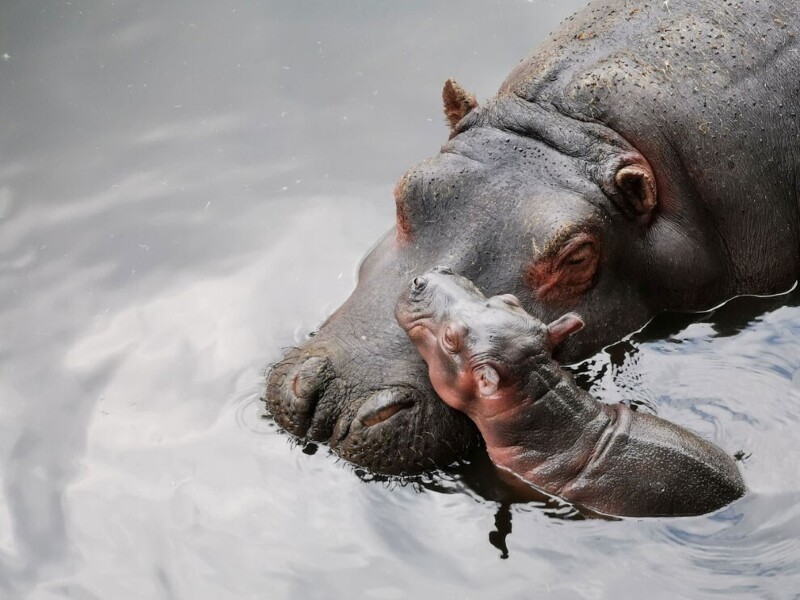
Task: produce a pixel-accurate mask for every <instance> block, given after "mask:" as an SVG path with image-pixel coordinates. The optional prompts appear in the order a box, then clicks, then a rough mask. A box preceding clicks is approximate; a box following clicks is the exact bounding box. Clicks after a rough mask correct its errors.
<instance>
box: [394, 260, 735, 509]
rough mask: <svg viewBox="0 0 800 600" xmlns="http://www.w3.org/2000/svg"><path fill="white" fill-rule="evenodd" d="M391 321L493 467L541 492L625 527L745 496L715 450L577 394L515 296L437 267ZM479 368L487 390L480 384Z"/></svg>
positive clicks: (539, 326)
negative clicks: (470, 426)
mask: <svg viewBox="0 0 800 600" xmlns="http://www.w3.org/2000/svg"><path fill="white" fill-rule="evenodd" d="M396 312H397V319H398V321H399V323H400V325H401V326H402V327H403V329H404V330H405V331H406V333H407V334H408V335H409V337H410V338H411V340H412V341H413V342H414V343H415V345H416V347H417V349H418V350H419V351H420V353H421V354H422V356H423V358H424V359H425V361H426V362H427V364H428V368H429V373H430V377H431V381H432V382H433V385H434V388H435V389H436V392H437V393H438V394H439V396H440V397H441V398H442V399H443V400H444V401H445V402H446V403H447V404H449V405H450V406H451V407H452V408H454V409H456V410H460V411H463V412H464V413H465V414H467V415H468V416H469V417H470V419H471V420H472V421H473V422H474V423H475V424H476V425H477V427H478V429H479V431H480V432H481V435H482V436H483V439H484V441H485V442H486V450H487V451H488V454H489V456H490V457H491V459H492V461H493V462H494V463H495V464H496V465H497V466H499V467H501V468H503V469H506V470H508V471H510V472H512V473H514V474H516V475H517V476H519V477H520V478H522V479H523V480H525V481H526V482H528V483H530V484H532V485H534V486H536V487H538V488H539V489H542V490H544V491H546V492H548V493H550V494H553V495H555V496H559V497H561V498H563V499H565V500H568V501H570V502H573V503H575V504H577V505H579V506H581V507H583V508H588V509H590V510H591V511H593V512H595V513H600V514H604V515H612V516H628V517H652V516H679V515H696V514H702V513H706V512H710V511H713V510H716V509H718V508H720V507H722V506H725V505H726V504H729V503H730V502H732V501H733V500H736V499H737V498H739V497H740V496H742V494H743V493H744V491H745V488H744V483H743V482H742V478H741V475H740V474H739V471H738V469H737V468H736V465H735V463H734V461H733V460H732V458H731V457H730V456H728V455H726V454H725V453H724V452H723V451H722V450H720V449H719V448H718V447H716V446H714V445H713V444H711V443H709V442H707V441H706V440H704V439H702V438H700V437H698V436H697V435H695V434H693V433H690V432H689V431H686V430H685V429H682V428H680V427H678V426H677V425H674V424H672V423H670V422H668V421H665V420H664V419H660V418H658V417H655V416H653V415H649V414H645V413H639V412H634V411H632V410H631V409H630V408H628V407H627V406H624V405H622V404H615V405H607V404H603V403H601V402H598V401H597V400H595V399H594V398H592V397H591V396H590V395H589V394H588V393H586V392H585V391H584V390H582V389H581V388H579V387H578V386H577V385H575V381H574V380H573V378H572V376H571V375H570V374H569V373H568V372H567V371H564V370H563V369H561V368H560V367H559V365H558V364H557V363H556V362H555V361H554V360H553V359H552V356H551V354H552V349H553V344H554V342H556V341H557V340H554V337H558V338H559V339H560V338H561V337H562V336H563V335H565V333H563V332H562V333H558V327H559V325H558V324H557V325H555V326H553V325H551V326H550V327H547V326H545V325H544V324H543V323H542V322H541V321H538V320H537V319H534V318H533V317H531V316H530V315H528V314H527V313H525V312H524V311H523V310H522V309H521V307H519V306H518V305H516V304H515V302H514V298H513V297H510V296H500V297H493V298H488V299H487V298H486V297H485V296H484V295H483V294H482V293H481V292H480V291H479V290H478V289H477V288H475V287H474V286H473V285H472V284H471V283H470V282H469V281H468V280H466V279H464V278H462V277H458V276H455V275H452V273H451V272H449V271H447V270H444V269H441V268H440V269H437V270H432V271H429V272H428V273H425V274H424V275H422V276H419V277H417V278H415V280H414V284H412V286H411V288H410V289H409V290H408V292H407V293H406V294H403V295H402V296H401V297H400V300H399V302H398V307H397V311H396ZM570 319H572V320H573V323H576V324H578V326H579V325H580V323H581V322H580V321H579V320H578V318H577V316H573V315H567V317H566V321H567V322H568V321H569V320H570ZM563 321H564V320H562V321H560V322H557V323H563ZM573 328H574V327H573ZM485 369H489V370H490V373H491V377H490V379H491V382H490V384H489V387H488V388H487V387H486V385H484V386H483V387H482V386H481V382H480V381H479V379H480V378H481V377H485V374H484V370H485Z"/></svg>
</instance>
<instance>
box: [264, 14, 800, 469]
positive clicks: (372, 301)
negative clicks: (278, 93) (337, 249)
mask: <svg viewBox="0 0 800 600" xmlns="http://www.w3.org/2000/svg"><path fill="white" fill-rule="evenodd" d="M798 25H800V2H796V0H763V1H761V2H743V1H741V0H733V1H731V2H719V0H687V1H683V2H674V3H665V2H663V1H661V0H628V1H625V2H622V1H621V0H596V1H594V2H592V3H591V4H589V6H588V7H587V8H586V9H584V10H583V11H581V12H580V13H578V14H577V15H575V16H574V17H573V18H571V19H568V20H567V21H565V22H564V23H563V25H562V26H561V28H560V30H559V31H557V32H555V33H554V34H553V35H552V36H551V37H550V38H549V39H548V40H546V41H545V42H544V43H543V44H542V45H541V46H540V47H539V48H538V49H536V50H535V51H534V52H533V53H532V54H531V55H530V56H529V57H528V58H526V59H525V60H523V61H522V62H520V63H519V65H518V66H517V67H516V68H515V69H514V70H513V71H512V73H511V74H510V75H509V76H508V78H507V79H506V80H505V82H504V83H503V84H502V85H501V87H500V90H499V92H498V94H497V96H496V97H495V98H493V99H491V100H490V101H488V102H486V103H485V104H483V105H478V103H477V102H476V100H475V98H474V97H472V96H471V95H470V94H468V93H467V92H466V91H465V90H464V89H462V88H461V87H460V86H458V85H457V84H455V83H454V82H452V81H448V82H447V83H446V85H445V88H444V92H443V100H444V110H445V115H446V118H447V121H448V122H449V124H450V128H451V129H450V132H449V136H450V139H449V141H447V142H446V143H445V144H444V146H442V148H441V150H440V152H439V154H438V155H436V156H435V157H433V158H431V159H429V160H426V161H423V162H422V163H420V164H419V165H417V166H416V167H414V168H412V169H411V170H410V171H408V172H407V173H406V175H405V176H404V177H402V178H401V180H400V182H399V183H398V185H397V188H396V190H395V202H396V205H397V224H396V227H395V228H394V229H393V230H392V231H390V232H389V233H388V234H387V235H386V236H385V237H384V238H383V239H382V240H380V242H379V243H378V244H377V245H376V246H375V248H374V249H373V250H372V251H371V252H370V253H369V255H368V256H367V257H366V258H365V260H364V261H363V264H362V265H361V269H360V271H359V281H358V285H357V287H356V289H355V291H354V292H353V293H352V295H351V296H350V298H349V299H348V300H347V301H346V302H345V303H344V304H343V305H342V306H341V307H340V308H339V309H338V310H337V311H336V312H335V313H334V314H333V315H331V317H330V318H329V319H328V320H327V321H326V322H325V323H324V324H323V325H322V326H321V328H320V330H319V332H318V334H317V335H316V336H315V337H313V338H312V339H310V340H309V341H308V342H307V343H305V344H303V345H301V346H300V347H298V348H293V349H291V350H290V351H289V352H287V354H286V356H285V357H284V358H283V359H282V360H281V361H280V362H279V363H278V364H277V365H275V366H274V368H272V369H271V371H270V375H269V378H268V383H267V390H266V398H267V402H268V405H269V409H270V411H271V413H272V415H273V416H274V418H275V421H276V422H277V423H278V424H279V425H280V426H281V427H283V428H284V429H285V430H287V431H288V432H290V433H292V434H294V435H296V436H300V437H305V438H309V439H312V440H318V441H323V442H329V443H330V445H331V447H332V448H333V449H334V450H335V451H336V452H337V453H338V454H339V455H341V456H342V457H344V458H346V459H348V460H350V461H352V462H354V463H357V464H360V465H364V466H367V467H369V468H371V469H373V470H375V471H380V472H384V473H415V472H419V471H421V470H424V469H426V468H429V467H433V466H437V465H446V464H447V463H449V462H450V461H452V460H454V459H456V458H458V457H461V456H464V455H466V454H467V453H468V452H469V450H470V447H471V446H472V445H473V444H474V442H475V441H476V440H477V439H478V436H477V431H476V429H475V427H474V426H473V424H472V423H471V421H470V420H469V419H467V418H466V417H465V416H464V415H463V414H462V413H460V412H457V411H454V410H452V409H450V408H448V407H447V406H446V405H445V404H443V403H441V402H440V401H439V400H438V398H437V396H436V394H435V392H434V390H433V388H432V386H431V384H430V381H429V380H428V378H427V376H426V369H425V365H424V363H423V362H422V360H421V358H420V357H419V354H418V353H417V352H416V350H415V349H414V348H413V346H412V345H411V343H410V342H409V340H408V338H407V337H406V335H405V334H404V333H403V331H402V330H401V329H400V328H399V327H398V325H397V323H396V322H395V319H394V304H395V301H396V299H397V297H398V296H399V294H400V293H401V291H402V290H403V289H404V288H405V286H406V285H407V282H408V281H409V279H411V278H413V277H414V276H415V275H419V274H421V273H423V272H425V271H426V270H428V269H430V268H431V267H433V266H434V265H437V264H447V265H450V266H451V267H452V268H453V269H455V270H456V271H457V272H459V273H462V274H463V275H465V276H466V277H468V278H469V279H470V280H472V281H474V282H475V283H476V284H477V285H478V286H480V288H481V289H482V290H484V291H485V292H486V293H487V294H490V295H491V294H499V293H501V292H510V293H513V294H514V295H515V296H517V297H518V298H519V301H520V303H521V304H522V306H523V307H524V308H525V310H526V311H527V312H529V313H530V314H531V315H533V316H535V317H536V318H537V319H540V320H541V321H543V322H546V323H547V322H551V321H553V320H555V319H557V318H558V317H560V316H561V315H563V314H565V313H566V312H568V311H577V312H578V313H580V315H581V317H582V318H583V320H584V321H585V322H586V325H587V327H586V328H585V330H583V331H581V332H579V333H576V334H575V335H574V336H571V337H570V338H569V339H567V340H565V342H564V343H563V344H561V345H560V346H559V347H558V348H557V349H556V358H558V359H560V360H565V361H575V360H578V359H581V358H585V357H587V356H590V355H591V354H592V353H594V352H597V351H598V350H599V349H601V348H602V347H603V346H605V345H608V344H611V343H613V342H615V341H617V340H619V339H620V338H622V337H623V336H625V335H626V334H628V333H630V332H632V331H634V330H636V329H637V328H639V327H641V326H643V325H644V324H645V323H646V322H647V321H649V320H650V319H651V318H652V317H653V316H655V315H656V314H657V313H659V312H661V311H664V310H701V309H705V308H710V307H712V306H715V305H717V304H719V303H720V302H722V301H724V300H726V299H728V298H730V297H732V296H734V295H737V294H769V293H777V292H781V291H785V290H787V289H788V288H789V287H790V286H791V285H792V284H793V283H794V282H795V280H796V279H797V276H798V274H800V216H799V215H800V208H799V207H798V182H800V161H798V154H797V151H796V149H797V147H798V139H799V136H800V119H798V117H797V114H798V111H800V72H798V67H797V65H798V62H797V59H796V57H797V56H798V54H797V50H798V47H799V45H800V42H798V40H800V29H798ZM446 137H447V134H446V133H445V132H443V141H445V138H446ZM387 143H390V142H389V141H387Z"/></svg>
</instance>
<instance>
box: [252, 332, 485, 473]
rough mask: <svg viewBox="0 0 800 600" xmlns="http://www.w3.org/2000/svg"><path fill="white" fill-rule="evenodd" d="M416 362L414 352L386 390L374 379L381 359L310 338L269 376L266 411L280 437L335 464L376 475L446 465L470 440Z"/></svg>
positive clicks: (468, 429) (467, 427)
mask: <svg viewBox="0 0 800 600" xmlns="http://www.w3.org/2000/svg"><path fill="white" fill-rule="evenodd" d="M395 350H397V348H395ZM398 356H401V357H402V355H401V354H399V353H398V354H395V355H394V358H395V359H397V358H398ZM401 360H402V358H401ZM418 363H419V357H418V356H417V355H416V353H413V354H412V353H409V358H408V364H407V365H406V367H405V368H404V369H397V371H396V378H395V381H394V382H390V383H387V382H386V381H384V380H382V379H381V378H380V377H379V376H378V375H377V373H381V374H385V373H386V371H385V370H384V369H382V368H381V367H382V364H383V363H382V362H381V357H380V356H376V355H374V354H373V355H365V354H362V353H360V352H359V350H358V349H352V348H350V349H349V351H346V350H345V349H344V348H343V347H340V346H338V345H337V344H336V341H335V339H330V338H329V339H325V340H321V341H318V338H315V339H314V340H312V341H310V342H309V343H308V344H306V346H304V347H301V348H295V349H293V350H291V351H290V352H289V353H288V354H287V355H286V356H285V357H284V358H283V360H281V361H280V362H279V363H277V364H276V365H275V366H274V367H272V369H271V370H270V371H269V374H268V376H267V394H266V400H267V404H268V407H269V411H270V413H271V414H272V416H273V418H274V419H275V422H276V423H277V424H278V425H279V426H280V427H281V428H283V429H284V430H286V431H287V432H289V433H291V434H293V435H295V436H297V437H299V438H304V439H308V440H313V441H317V442H327V443H328V444H329V445H330V447H331V448H332V449H333V450H334V451H335V452H336V453H337V454H338V455H339V456H341V457H342V458H344V459H346V460H349V461H351V462H354V463H356V464H359V465H363V466H366V467H368V468H370V469H372V470H374V471H377V472H380V473H386V474H404V473H418V472H420V471H421V470H424V469H428V468H432V467H435V466H438V465H442V464H448V463H450V462H452V461H453V460H455V459H456V458H457V457H458V456H460V455H463V453H464V452H466V451H467V450H468V449H469V448H470V447H471V446H472V445H473V444H474V443H475V442H476V441H477V436H476V433H475V430H474V427H473V426H472V425H471V424H470V423H469V422H468V421H466V420H465V419H464V418H463V417H462V415H460V414H458V413H455V412H454V411H451V410H449V409H448V408H447V407H446V406H445V405H444V404H443V403H442V402H441V401H440V400H439V399H438V398H437V397H436V395H435V392H434V391H433V389H432V388H431V387H430V385H429V382H428V381H427V379H426V378H424V371H422V370H421V369H420V365H419V364H418ZM442 429H444V430H445V431H448V432H449V434H450V435H452V436H453V437H454V441H453V442H452V443H450V444H446V445H442V444H439V443H438V440H439V438H438V437H437V434H438V433H439V432H440V431H441V430H442Z"/></svg>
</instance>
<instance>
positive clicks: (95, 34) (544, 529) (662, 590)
mask: <svg viewBox="0 0 800 600" xmlns="http://www.w3.org/2000/svg"><path fill="white" fill-rule="evenodd" d="M581 3H582V2H580V1H578V0H570V1H569V2H558V3H556V2H543V1H533V2H523V1H511V0H503V1H501V2H490V3H477V2H464V1H461V2H455V1H449V2H439V3H436V4H435V6H434V7H432V6H431V3H423V2H421V1H416V0H415V1H410V2H403V3H389V2H355V1H344V2H337V3H327V2H317V3H310V2H298V1H296V0H295V1H288V0H287V1H286V2H261V3H251V2H235V3H228V2H209V1H207V0H193V1H191V2H189V1H188V0H183V1H175V2H170V3H164V2H156V1H154V0H139V1H135V2H134V1H132V0H116V1H115V2H98V1H95V2H89V1H80V0H72V1H71V2H67V1H63V2H52V1H50V2H47V1H44V0H26V1H24V2H23V1H22V0H17V1H13V0H6V1H5V2H3V3H2V5H0V478H1V479H2V488H1V489H0V597H3V598H36V599H45V598H47V599H50V598H77V599H89V598H115V599H116V598H119V599H125V598H191V599H201V598H214V599H216V598H301V599H308V598H312V599H313V598H337V597H354V598H360V597H363V598H373V599H384V600H388V599H395V598H413V597H421V598H427V597H442V598H485V597H503V598H511V597H542V596H546V597H548V598H589V599H594V598H611V597H613V598H642V597H647V598H660V597H663V598H676V597H692V598H710V597H725V598H731V597H739V598H753V597H759V598H780V599H783V598H798V597H800V596H799V594H800V541H798V540H800V483H799V482H798V467H797V465H798V464H799V463H800V450H798V447H800V433H799V432H800V427H799V425H800V423H799V422H800V397H798V394H799V393H800V392H799V391H798V389H799V387H800V370H799V369H798V358H799V357H800V341H798V340H800V336H798V333H800V331H799V330H800V308H799V306H800V296H799V295H798V294H797V293H792V294H791V295H789V296H786V297H781V298H777V299H739V300H737V301H735V302H733V303H730V304H728V305H727V306H725V307H723V308H721V309H719V310H718V311H716V312H714V313H713V314H709V315H695V316H691V317H686V316H683V317H682V316H674V315H673V316H665V317H663V318H661V319H659V320H657V321H656V322H655V323H653V324H652V325H651V326H650V327H648V328H647V329H646V330H645V331H644V332H642V333H639V334H636V335H634V336H633V337H632V338H631V339H629V340H626V341H624V342H621V343H620V344H618V345H616V346H614V347H612V348H610V349H609V350H608V351H607V352H604V353H601V354H599V355H598V356H597V357H594V358H593V359H591V360H589V361H587V362H586V363H584V364H583V365H579V366H578V367H577V368H576V370H577V371H578V373H579V377H580V379H581V381H583V382H584V384H585V385H587V386H589V387H591V389H592V390H593V391H595V392H596V393H597V394H598V395H599V396H600V397H602V398H603V399H605V400H607V401H615V400H630V399H633V400H634V403H635V404H636V405H637V407H638V409H639V410H649V411H653V412H657V413H658V414H660V415H661V416H664V417H666V418H669V419H672V420H674V421H676V422H678V423H680V424H682V425H684V426H686V427H688V428H690V429H692V430H693V431H696V432H698V433H700V434H702V435H704V436H706V437H708V438H709V439H711V440H713V441H715V442H716V443H718V444H720V445H722V446H723V447H724V448H726V449H727V450H729V451H731V452H738V453H739V454H740V456H742V461H741V466H742V469H743V472H744V476H745V479H746V481H747V484H748V486H749V489H750V493H749V495H748V496H747V497H746V498H745V499H744V500H742V501H740V502H738V503H736V504H735V505H733V506H732V507H730V508H729V509H727V510H724V511H722V512H719V513H717V514H715V515H711V516H706V517H698V518H691V519H664V520H650V521H636V520H631V521H618V522H606V521H597V520H580V519H577V518H576V515H575V514H574V512H572V511H571V510H570V509H569V507H565V506H563V505H559V504H558V503H550V504H548V505H544V504H542V503H530V504H515V505H511V506H508V505H506V504H502V503H500V502H497V501H495V500H494V499H493V498H499V497H500V496H498V494H497V493H496V490H493V489H492V486H493V483H492V482H491V481H490V480H487V479H486V478H485V476H483V475H482V474H481V461H480V460H479V459H476V460H475V461H474V463H473V464H472V465H468V466H464V467H461V468H460V469H456V470H454V471H452V472H448V473H441V474H432V475H427V476H425V477H422V478H418V479H416V480H412V481H395V480H386V479H385V478H381V477H374V476H371V475H370V474H369V473H364V472H361V471H360V470H358V469H354V468H353V467H352V466H350V465H348V464H346V463H344V462H343V461H340V460H337V459H336V457H335V456H332V455H331V454H330V453H329V452H328V450H327V449H326V448H325V447H324V446H319V447H316V446H308V447H305V448H303V447H300V446H297V445H296V444H295V443H293V442H292V441H291V440H290V439H289V438H288V437H287V436H285V435H284V434H282V433H280V432H278V431H277V429H276V428H275V427H274V425H273V424H272V423H271V422H270V421H269V420H268V419H264V418H263V417H262V415H263V408H262V407H263V405H262V404H261V403H260V402H259V401H258V397H259V395H260V393H261V391H262V386H263V377H262V372H263V369H264V367H265V365H267V364H268V363H269V362H271V361H274V360H276V359H277V358H278V357H279V356H280V355H281V348H282V347H285V346H289V345H291V344H293V343H295V342H296V341H298V340H301V339H303V338H304V336H305V335H306V332H308V331H309V330H311V329H313V328H314V327H315V326H316V325H317V324H318V323H319V322H320V321H321V320H322V319H323V318H324V317H325V316H326V315H327V314H328V313H329V312H330V310H331V309H333V308H334V307H336V306H337V305H338V304H339V303H340V302H341V301H342V300H343V299H344V298H345V297H346V296H347V295H348V293H349V291H350V290H351V288H352V287H353V284H354V280H355V269H356V266H357V264H358V261H359V259H360V257H361V256H362V255H363V253H364V252H365V251H366V250H367V249H368V248H369V247H370V245H371V244H372V243H373V241H374V240H375V239H377V237H378V236H379V235H380V234H381V233H382V232H383V231H384V230H385V229H387V228H388V227H389V226H390V225H391V222H392V218H393V206H392V202H391V189H392V187H393V184H394V181H395V180H396V179H397V178H398V177H399V176H400V175H401V174H402V172H403V171H404V170H405V169H406V168H407V167H409V166H410V165H411V164H413V163H414V162H416V161H418V160H419V159H421V158H423V157H426V156H428V155H431V154H433V153H435V152H436V150H437V149H438V147H439V145H440V144H441V143H443V142H444V141H445V139H446V127H445V125H444V119H443V117H442V115H441V107H440V100H439V94H440V90H441V85H442V82H443V81H444V80H445V79H446V78H447V77H450V76H455V77H456V78H458V79H459V81H460V82H461V83H462V84H463V85H464V86H465V87H467V88H468V89H470V90H472V91H474V92H476V93H477V95H478V96H479V98H484V99H485V98H487V97H489V96H491V94H492V93H493V92H494V90H495V89H496V87H497V86H498V85H499V83H500V81H502V79H503V78H504V76H505V74H506V73H507V72H508V71H509V70H510V69H511V68H512V67H513V66H514V65H515V64H516V62H517V61H518V60H519V59H520V58H522V57H523V56H524V55H525V54H526V53H527V52H528V51H529V49H530V48H531V47H532V46H533V45H534V43H535V42H536V41H537V40H539V39H541V38H542V37H543V36H544V35H545V33H546V32H547V31H548V30H550V29H552V28H553V27H554V26H555V25H556V23H557V22H558V21H559V20H560V19H561V18H563V17H564V16H566V15H567V14H568V13H569V12H571V11H572V10H573V9H574V8H576V7H577V6H578V5H580V4H581ZM487 498H488V499H487ZM502 556H507V559H503V558H501V557H502Z"/></svg>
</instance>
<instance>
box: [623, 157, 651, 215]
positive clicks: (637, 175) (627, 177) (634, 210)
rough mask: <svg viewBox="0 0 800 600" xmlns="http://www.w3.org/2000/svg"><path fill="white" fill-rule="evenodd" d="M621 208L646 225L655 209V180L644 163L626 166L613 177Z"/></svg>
mask: <svg viewBox="0 0 800 600" xmlns="http://www.w3.org/2000/svg"><path fill="white" fill-rule="evenodd" d="M614 183H615V184H616V186H617V190H618V192H619V195H620V196H621V201H622V203H623V206H620V207H619V208H620V210H622V212H623V213H625V214H627V215H629V216H630V217H632V218H634V219H636V220H637V221H639V222H640V223H642V224H643V225H647V224H648V223H649V222H650V219H651V217H652V212H653V209H654V208H655V207H656V179H655V177H654V176H653V171H652V170H651V169H650V166H649V165H648V164H646V163H634V164H628V165H625V166H623V167H620V169H619V170H618V171H617V174H616V175H615V176H614Z"/></svg>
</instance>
